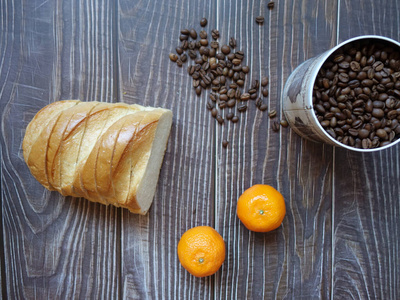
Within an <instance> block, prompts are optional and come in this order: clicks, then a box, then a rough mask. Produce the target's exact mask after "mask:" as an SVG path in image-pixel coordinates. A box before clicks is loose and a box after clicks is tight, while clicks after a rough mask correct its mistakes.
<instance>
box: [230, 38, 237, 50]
mask: <svg viewBox="0 0 400 300" xmlns="http://www.w3.org/2000/svg"><path fill="white" fill-rule="evenodd" d="M229 46H231V48H235V47H236V40H235V38H233V37H231V38H230V39H229Z"/></svg>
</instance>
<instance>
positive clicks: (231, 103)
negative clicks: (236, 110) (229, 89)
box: [227, 99, 236, 107]
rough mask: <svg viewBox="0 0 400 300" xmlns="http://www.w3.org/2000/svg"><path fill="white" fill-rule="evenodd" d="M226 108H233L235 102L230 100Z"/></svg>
mask: <svg viewBox="0 0 400 300" xmlns="http://www.w3.org/2000/svg"><path fill="white" fill-rule="evenodd" d="M227 105H228V107H234V106H235V105H236V100H235V99H230V100H228V102H227Z"/></svg>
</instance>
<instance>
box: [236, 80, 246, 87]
mask: <svg viewBox="0 0 400 300" xmlns="http://www.w3.org/2000/svg"><path fill="white" fill-rule="evenodd" d="M236 84H237V85H238V86H243V85H244V81H243V80H242V79H239V80H237V81H236Z"/></svg>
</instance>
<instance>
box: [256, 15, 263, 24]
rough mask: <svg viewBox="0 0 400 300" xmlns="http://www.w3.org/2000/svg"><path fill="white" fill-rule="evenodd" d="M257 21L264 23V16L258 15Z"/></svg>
mask: <svg viewBox="0 0 400 300" xmlns="http://www.w3.org/2000/svg"><path fill="white" fill-rule="evenodd" d="M256 22H257V24H263V23H264V17H263V16H258V17H256Z"/></svg>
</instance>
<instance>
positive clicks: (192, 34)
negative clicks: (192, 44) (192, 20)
mask: <svg viewBox="0 0 400 300" xmlns="http://www.w3.org/2000/svg"><path fill="white" fill-rule="evenodd" d="M189 35H190V37H191V38H192V39H194V40H195V39H197V32H196V30H194V29H193V28H192V29H190V31H189Z"/></svg>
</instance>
